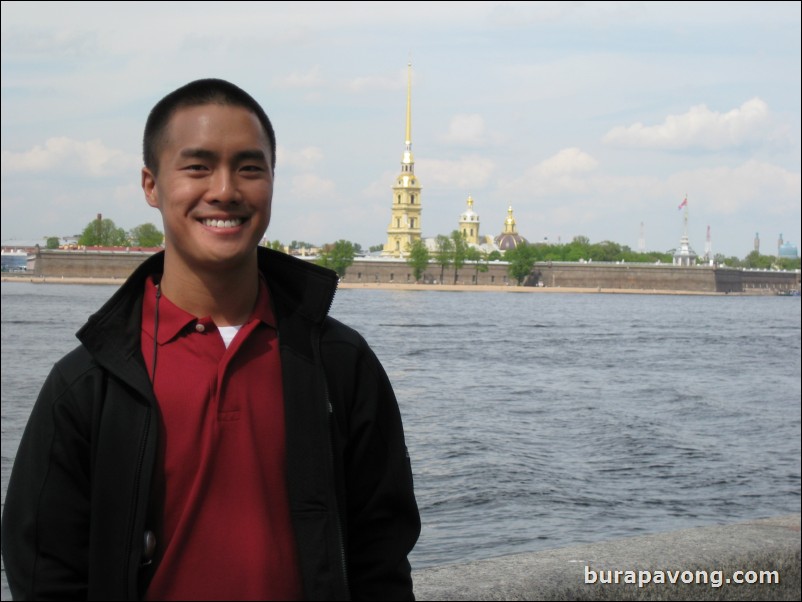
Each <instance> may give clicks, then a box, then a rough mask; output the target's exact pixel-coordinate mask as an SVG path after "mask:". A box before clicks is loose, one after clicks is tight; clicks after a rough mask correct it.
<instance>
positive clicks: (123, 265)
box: [29, 249, 152, 279]
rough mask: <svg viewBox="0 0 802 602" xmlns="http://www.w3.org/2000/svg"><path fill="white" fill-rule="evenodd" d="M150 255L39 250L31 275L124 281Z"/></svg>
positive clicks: (120, 252)
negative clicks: (117, 279) (118, 279)
mask: <svg viewBox="0 0 802 602" xmlns="http://www.w3.org/2000/svg"><path fill="white" fill-rule="evenodd" d="M151 255H152V253H148V252H143V251H128V252H126V251H91V250H79V251H60V250H58V251H57V250H49V249H40V250H39V251H38V252H37V254H36V259H35V263H34V268H33V273H34V275H35V276H49V277H57V278H60V277H64V278H122V279H124V278H127V277H128V276H130V275H131V272H133V271H134V270H135V269H136V268H137V267H138V266H139V264H141V263H142V262H143V261H145V259H147V258H148V257H150V256H151ZM29 269H30V268H29Z"/></svg>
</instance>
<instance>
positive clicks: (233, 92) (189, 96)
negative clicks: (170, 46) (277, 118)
mask: <svg viewBox="0 0 802 602" xmlns="http://www.w3.org/2000/svg"><path fill="white" fill-rule="evenodd" d="M205 104H218V105H227V106H233V107H243V108H245V109H248V110H249V111H251V112H252V113H253V114H254V115H256V117H257V119H259V122H260V123H261V124H262V128H264V131H265V134H266V135H267V139H268V141H269V142H270V155H271V157H270V163H271V167H272V169H273V171H274V172H275V170H276V134H275V132H274V131H273V124H272V123H270V119H269V118H268V117H267V113H265V111H264V109H263V108H262V107H261V105H260V104H259V103H258V102H256V100H254V98H253V97H252V96H251V95H250V94H248V93H247V92H246V91H245V90H243V89H242V88H240V87H238V86H235V85H234V84H232V83H231V82H227V81H225V80H223V79H215V78H208V79H197V80H195V81H193V82H190V83H188V84H186V85H184V86H181V87H180V88H178V89H177V90H174V91H172V92H170V93H169V94H168V95H167V96H165V97H164V98H162V99H161V100H160V101H159V102H157V103H156V105H155V106H154V107H153V109H151V111H150V114H149V115H148V120H147V122H146V123H145V135H144V137H143V140H142V159H143V160H144V162H145V167H147V168H148V169H149V170H150V171H151V172H153V174H154V175H156V174H157V172H158V169H159V151H160V150H161V149H160V148H159V147H160V146H161V144H162V142H163V140H164V134H165V130H166V128H167V124H168V123H169V121H170V118H171V117H172V116H173V113H175V112H176V111H177V110H178V109H182V108H184V107H196V106H198V105H205Z"/></svg>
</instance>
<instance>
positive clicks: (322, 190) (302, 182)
mask: <svg viewBox="0 0 802 602" xmlns="http://www.w3.org/2000/svg"><path fill="white" fill-rule="evenodd" d="M335 189H336V186H335V185H334V182H333V181H332V180H326V179H325V178H321V177H320V176H317V175H315V174H311V173H307V174H301V175H297V176H293V178H292V183H291V184H290V194H291V198H295V199H316V200H327V199H328V200H330V199H331V198H332V196H333V195H334V191H335Z"/></svg>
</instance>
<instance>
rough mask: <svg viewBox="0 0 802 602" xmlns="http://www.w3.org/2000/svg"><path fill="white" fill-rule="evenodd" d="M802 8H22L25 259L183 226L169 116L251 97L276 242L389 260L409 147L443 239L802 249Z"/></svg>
mask: <svg viewBox="0 0 802 602" xmlns="http://www.w3.org/2000/svg"><path fill="white" fill-rule="evenodd" d="M800 22H802V16H801V15H800V3H799V2H687V3H686V2H666V3H664V2H587V3H585V2H460V3H453V2H264V3H262V2H259V3H256V2H254V3H249V2H208V3H207V2H195V3H185V2H158V3H156V2H153V3H150V2H136V3H134V2H92V3H89V2H86V3H84V2H3V3H2V240H3V243H4V244H5V243H8V242H9V241H10V240H26V241H27V240H40V239H43V237H47V236H53V235H56V236H66V235H73V234H78V233H80V232H81V231H82V230H83V228H84V227H85V226H86V224H87V223H88V222H89V221H90V220H92V219H94V218H95V216H96V215H97V214H98V213H102V214H103V216H104V217H108V218H111V219H113V220H114V222H115V223H116V224H117V226H121V227H123V228H125V229H130V228H132V227H134V226H137V225H139V224H142V223H146V222H152V223H154V224H156V225H157V226H158V227H159V228H160V229H161V216H160V215H159V213H158V212H157V211H156V210H154V209H151V208H150V207H148V206H147V205H146V203H145V201H144V198H143V195H142V192H141V189H140V187H139V182H140V176H139V170H140V167H141V164H142V161H141V150H140V148H141V136H142V128H143V126H144V122H145V118H146V116H147V113H148V111H149V110H150V108H151V107H152V106H153V104H154V103H155V102H156V101H158V100H159V99H160V98H161V97H162V96H164V95H165V94H166V93H168V92H170V91H171V90H173V89H174V88H176V87H178V86H180V85H182V84H184V83H187V82H188V81H191V80H193V79H197V78H201V77H221V78H224V79H228V80H230V81H232V82H234V83H236V84H237V85H239V86H241V87H243V88H245V89H246V90H247V91H248V92H250V93H251V94H252V95H253V96H254V97H255V98H256V99H257V100H258V101H260V102H261V103H262V104H263V106H264V107H265V110H266V111H267V113H268V115H269V116H270V117H271V119H272V121H273V123H274V126H275V129H276V134H277V139H278V152H277V160H278V165H277V168H276V186H275V193H274V200H273V218H272V222H271V225H270V228H269V230H268V236H269V238H270V239H271V240H275V239H278V240H281V241H282V242H284V243H289V242H290V241H292V240H301V241H307V242H311V243H316V244H321V243H325V242H333V241H336V240H338V239H342V238H344V239H348V240H351V241H353V242H357V243H360V244H361V245H362V246H363V247H365V248H367V247H368V246H370V245H375V244H382V243H384V242H385V241H386V231H387V226H388V224H389V222H390V208H391V202H392V190H391V187H392V185H393V181H394V179H395V176H396V175H398V173H399V172H400V162H401V158H402V153H403V150H404V131H405V105H406V82H407V77H406V72H407V63H408V62H409V61H410V60H411V62H412V70H413V83H412V150H413V153H414V156H415V173H416V175H417V176H418V178H419V180H420V182H421V183H422V185H423V191H422V207H423V213H422V220H421V222H422V230H423V235H424V236H425V237H433V236H436V235H437V234H448V233H450V232H451V231H452V230H454V229H455V228H456V227H457V222H458V219H459V215H460V213H461V212H462V211H463V210H464V209H465V203H466V199H467V197H468V195H471V196H472V197H473V199H474V210H475V211H476V212H477V213H478V214H479V216H480V218H481V233H482V234H492V235H495V234H498V233H499V232H500V231H501V230H502V228H503V223H504V219H505V218H506V212H507V207H508V206H512V208H513V210H514V215H515V218H516V221H517V224H518V229H519V232H520V233H521V234H522V235H523V236H525V237H526V238H527V239H529V240H530V241H542V240H544V239H548V240H549V241H550V242H558V241H559V242H564V243H565V242H570V241H571V239H573V237H575V236H578V235H582V236H586V237H588V238H589V239H590V240H591V242H601V241H604V240H611V241H614V242H617V243H620V244H623V245H628V246H629V247H631V248H632V249H634V250H638V249H639V248H640V239H641V233H642V236H643V240H644V241H645V248H646V250H656V251H667V250H669V249H673V248H675V247H677V246H678V244H679V238H680V236H681V235H682V230H683V219H682V218H683V212H682V211H680V210H678V207H679V205H680V203H681V202H682V200H683V199H684V198H685V196H686V195H687V198H688V207H689V226H688V234H689V236H690V240H691V245H692V246H693V248H694V249H695V250H696V251H697V253H700V254H701V253H702V252H703V251H704V249H705V238H706V231H707V228H708V226H709V227H710V232H711V241H712V249H713V252H714V253H723V254H724V255H726V256H731V255H736V256H738V257H744V256H745V255H747V254H748V253H749V252H750V251H751V250H752V249H753V242H754V238H755V234H756V233H759V235H760V240H761V247H760V249H761V252H762V253H764V254H774V253H776V250H777V239H778V237H779V235H780V234H782V236H783V238H784V240H785V241H786V242H791V243H793V244H794V245H796V246H800V242H802V241H801V240H800V197H801V196H802V194H801V192H800V161H801V156H800V113H801V109H800V88H801V87H802V85H801V84H800V72H801V71H802V68H801V66H800V46H801V43H800Z"/></svg>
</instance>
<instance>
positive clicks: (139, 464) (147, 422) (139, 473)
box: [124, 410, 152, 599]
mask: <svg viewBox="0 0 802 602" xmlns="http://www.w3.org/2000/svg"><path fill="white" fill-rule="evenodd" d="M151 415H152V412H151V411H150V410H149V411H148V414H147V418H146V419H145V426H144V432H143V434H142V443H141V444H140V446H139V459H138V461H137V469H136V483H135V484H134V493H133V499H132V502H133V503H132V504H131V507H132V508H134V509H135V510H134V515H133V516H132V517H131V524H130V525H129V527H128V538H127V542H128V543H127V544H126V547H125V559H126V562H125V579H124V583H125V591H126V593H128V592H129V589H130V581H129V575H130V568H129V567H130V562H131V561H130V558H131V547H132V546H133V542H134V537H135V533H134V530H135V529H136V517H137V515H138V512H137V511H136V509H137V508H139V502H138V499H139V489H140V486H141V482H142V465H143V464H144V458H145V448H147V441H148V433H149V432H150V420H151ZM137 562H138V561H137ZM138 572H139V565H138V564H137V574H138ZM136 587H137V592H136V598H134V599H137V598H138V597H139V591H138V590H139V583H137V584H136Z"/></svg>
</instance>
